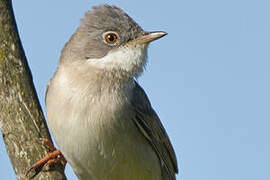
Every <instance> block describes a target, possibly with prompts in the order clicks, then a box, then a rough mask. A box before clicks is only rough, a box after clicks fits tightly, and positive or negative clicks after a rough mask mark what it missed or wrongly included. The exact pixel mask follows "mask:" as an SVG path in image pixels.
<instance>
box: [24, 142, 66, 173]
mask: <svg viewBox="0 0 270 180" xmlns="http://www.w3.org/2000/svg"><path fill="white" fill-rule="evenodd" d="M40 140H41V141H42V142H43V143H44V144H45V145H46V146H47V147H48V149H49V150H50V153H49V154H47V155H46V156H45V157H44V158H43V159H41V160H39V161H38V162H36V163H35V164H34V165H33V166H32V167H31V168H30V169H29V170H28V171H27V172H26V176H27V175H28V173H29V172H30V171H32V170H34V171H35V172H37V171H38V172H39V171H40V170H41V169H43V167H45V168H46V169H45V170H49V169H50V167H51V166H52V165H53V164H57V163H61V164H62V165H63V167H64V168H65V166H66V164H67V161H66V159H65V158H64V156H63V154H62V153H61V151H59V150H57V149H56V148H55V147H54V145H53V144H52V142H51V141H49V140H48V139H46V138H40Z"/></svg>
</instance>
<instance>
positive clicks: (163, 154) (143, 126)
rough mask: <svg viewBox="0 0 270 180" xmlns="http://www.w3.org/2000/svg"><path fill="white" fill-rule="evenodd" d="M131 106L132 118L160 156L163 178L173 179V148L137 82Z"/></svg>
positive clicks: (175, 165)
mask: <svg viewBox="0 0 270 180" xmlns="http://www.w3.org/2000/svg"><path fill="white" fill-rule="evenodd" d="M132 106H133V108H134V110H135V112H136V116H135V117H134V118H133V120H134V122H135V124H136V125H137V127H138V128H139V130H140V131H141V132H142V134H143V135H144V136H145V138H146V139H147V140H148V142H149V143H150V144H151V146H152V147H153V148H154V150H155V151H156V153H157V155H158V157H159V158H160V160H161V165H162V168H163V176H164V178H165V177H167V176H169V179H170V180H175V174H176V173H178V167H177V160H176V155H175V152H174V149H173V147H172V144H171V142H170V140H169V137H168V135H167V133H166V131H165V129H164V127H163V126H162V124H161V122H160V119H159V118H158V116H157V114H156V112H155V111H154V110H153V108H152V107H151V104H150V102H149V100H148V98H147V95H146V94H145V92H144V90H143V89H142V88H141V87H140V85H139V84H138V83H137V82H135V87H134V90H133V98H132Z"/></svg>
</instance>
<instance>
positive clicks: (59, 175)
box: [0, 0, 66, 180]
mask: <svg viewBox="0 0 270 180" xmlns="http://www.w3.org/2000/svg"><path fill="white" fill-rule="evenodd" d="M0 129H1V131H2V135H3V139H4V142H5V145H6V149H7V152H8V155H9V158H10V160H11V163H12V165H13V169H14V171H15V173H16V177H17V179H18V180H21V179H28V178H26V177H25V175H26V172H27V170H28V169H29V168H31V166H32V165H33V164H34V163H35V162H37V161H38V160H40V159H42V158H43V157H44V156H45V155H46V154H48V152H49V150H48V148H46V147H45V146H44V145H43V144H42V143H41V141H40V139H39V138H47V139H49V140H51V137H50V134H49V131H48V128H47V125H46V121H45V118H44V115H43V113H42V110H41V106H40V104H39V101H38V97H37V94H36V90H35V88H34V85H33V79H32V75H31V72H30V70H29V67H28V64H27V60H26V57H25V54H24V51H23V48H22V45H21V41H20V39H19V35H18V30H17V26H16V22H15V18H14V14H13V10H12V3H11V0H0ZM33 179H46V180H48V179H50V180H52V179H57V180H62V179H63V180H64V179H66V177H65V174H64V168H63V167H62V166H61V165H60V164H59V165H56V166H55V168H53V169H52V170H50V171H47V172H41V173H39V174H38V175H37V176H35V177H34V178H33Z"/></svg>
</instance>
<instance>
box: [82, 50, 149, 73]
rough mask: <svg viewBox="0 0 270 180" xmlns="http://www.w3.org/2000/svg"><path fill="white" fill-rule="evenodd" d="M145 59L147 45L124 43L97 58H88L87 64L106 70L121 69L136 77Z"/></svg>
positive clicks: (140, 71)
mask: <svg viewBox="0 0 270 180" xmlns="http://www.w3.org/2000/svg"><path fill="white" fill-rule="evenodd" d="M146 61H147V45H125V46H121V47H119V48H117V49H113V50H111V51H110V52H109V53H108V54H107V55H106V56H104V57H102V58H99V59H88V60H87V64H89V65H91V66H93V67H96V68H99V69H104V70H106V71H114V70H116V71H121V72H122V73H127V75H129V76H133V77H138V76H139V75H140V74H141V73H142V71H143V68H144V66H145V64H146Z"/></svg>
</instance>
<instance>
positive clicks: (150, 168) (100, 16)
mask: <svg viewBox="0 0 270 180" xmlns="http://www.w3.org/2000/svg"><path fill="white" fill-rule="evenodd" d="M165 35H167V33H166V32H163V31H154V32H147V31H144V30H143V29H142V28H141V27H140V26H139V25H138V24H137V23H136V22H135V21H134V20H133V19H132V18H131V17H130V16H129V15H127V14H126V13H125V12H124V11H123V10H122V9H120V8H118V7H116V6H113V5H107V4H106V5H99V6H94V7H93V8H92V9H91V10H90V11H88V12H87V13H86V14H85V16H84V18H83V19H82V20H81V24H80V25H79V27H78V28H77V30H76V32H75V33H74V34H73V35H72V36H71V38H70V39H69V41H68V42H67V43H66V44H65V46H64V48H63V49H62V52H61V57H60V60H59V64H58V67H57V70H56V72H55V74H54V75H53V77H52V78H51V80H50V82H49V83H48V86H47V91H46V114H47V120H48V126H49V129H50V132H51V134H52V135H53V137H54V139H55V142H56V144H57V145H58V147H59V149H60V151H61V152H62V154H63V156H64V157H65V159H66V160H67V162H68V163H69V164H70V166H71V167H72V169H73V171H74V172H75V174H76V176H77V177H78V179H80V180H175V179H176V174H177V173H178V165H177V160H176V155H175V151H174V149H173V146H172V144H171V142H170V140H169V137H168V135H167V133H166V131H165V129H164V127H163V125H162V124H161V121H160V119H159V117H158V115H157V113H156V112H155V111H154V109H153V108H152V106H151V103H150V101H149V99H148V97H147V95H146V93H145V92H144V90H143V88H142V87H141V86H140V85H139V84H138V80H137V79H138V77H139V76H140V75H141V74H142V72H143V70H144V69H145V66H146V64H147V49H148V45H149V44H150V42H152V41H154V40H157V39H159V38H161V37H163V36H165Z"/></svg>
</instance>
